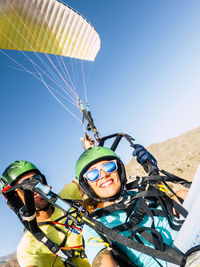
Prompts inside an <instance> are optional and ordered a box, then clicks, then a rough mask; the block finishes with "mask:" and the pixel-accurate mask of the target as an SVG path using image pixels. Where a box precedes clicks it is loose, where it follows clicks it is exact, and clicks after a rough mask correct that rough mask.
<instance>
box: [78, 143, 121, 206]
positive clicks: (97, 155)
mask: <svg viewBox="0 0 200 267" xmlns="http://www.w3.org/2000/svg"><path fill="white" fill-rule="evenodd" d="M112 159H116V160H117V164H118V173H119V176H120V179H121V183H122V186H121V190H120V192H119V193H118V194H117V196H113V197H111V198H102V199H100V198H99V197H98V196H97V195H96V194H95V193H94V191H93V190H92V189H91V188H90V187H89V185H88V183H87V182H86V181H85V179H83V174H84V173H85V172H86V171H87V169H88V168H89V167H90V166H91V165H93V164H94V163H96V162H99V161H101V160H112ZM76 178H77V180H78V182H79V184H80V186H81V187H82V189H83V191H84V192H85V193H86V194H87V195H88V196H90V197H92V198H93V199H94V200H96V201H99V202H104V201H107V200H113V199H116V198H117V197H119V195H121V194H122V191H123V190H124V186H125V184H126V173H125V168H124V164H123V163H122V161H121V160H120V158H119V156H118V155H117V154H116V153H115V152H114V151H113V150H111V149H109V148H106V147H101V146H98V147H91V148H89V149H87V150H86V151H84V152H83V154H81V156H80V157H79V159H78V160H77V162H76Z"/></svg>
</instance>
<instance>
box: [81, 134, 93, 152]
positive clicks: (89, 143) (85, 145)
mask: <svg viewBox="0 0 200 267" xmlns="http://www.w3.org/2000/svg"><path fill="white" fill-rule="evenodd" d="M80 140H81V141H82V144H83V148H84V149H85V150H86V149H88V148H90V147H93V146H94V140H93V139H92V137H90V136H89V135H88V134H85V137H84V138H83V137H81V138H80Z"/></svg>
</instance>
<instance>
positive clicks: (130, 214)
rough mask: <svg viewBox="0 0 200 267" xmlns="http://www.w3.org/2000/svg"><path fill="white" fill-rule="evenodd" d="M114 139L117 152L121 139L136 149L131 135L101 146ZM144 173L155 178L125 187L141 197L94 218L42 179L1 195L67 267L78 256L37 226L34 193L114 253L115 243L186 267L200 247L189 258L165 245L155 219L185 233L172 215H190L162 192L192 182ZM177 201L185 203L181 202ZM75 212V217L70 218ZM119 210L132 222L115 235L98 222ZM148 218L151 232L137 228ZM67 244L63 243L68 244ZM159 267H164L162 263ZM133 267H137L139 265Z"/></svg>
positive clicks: (130, 198) (127, 199) (119, 203)
mask: <svg viewBox="0 0 200 267" xmlns="http://www.w3.org/2000/svg"><path fill="white" fill-rule="evenodd" d="M113 137H116V138H115V140H114V142H113V144H112V147H111V149H112V150H115V149H116V147H117V146H118V143H119V142H120V140H121V138H122V137H125V138H126V139H127V140H128V142H129V143H130V144H132V141H133V140H134V139H133V138H132V137H131V136H129V135H126V134H122V133H117V134H114V135H110V136H107V137H104V138H101V139H100V145H101V146H103V145H104V142H105V141H106V140H107V139H109V138H113ZM143 167H144V168H145V169H148V171H149V173H151V176H144V177H136V180H135V181H134V182H131V183H129V184H127V185H126V189H127V190H126V192H128V191H132V190H137V191H138V192H137V194H136V195H134V196H122V197H121V198H120V199H118V200H117V201H116V202H115V204H113V205H111V206H108V207H106V208H103V209H100V210H97V211H95V212H93V213H92V214H89V212H88V211H87V210H86V209H85V208H84V207H83V206H82V205H81V203H80V202H79V201H74V200H64V199H62V198H60V197H59V196H58V195H57V194H55V193H54V192H52V191H51V187H50V186H48V185H45V184H43V183H41V181H39V180H37V179H32V180H29V181H28V182H27V181H24V182H22V183H21V184H20V185H16V186H12V187H10V186H7V187H5V188H4V189H3V190H2V193H3V195H4V196H5V197H6V198H7V202H8V205H9V206H10V208H11V209H13V211H14V212H15V213H16V214H17V215H18V217H19V219H20V220H21V221H22V223H23V225H24V226H25V228H26V229H27V230H29V231H30V232H31V233H32V234H33V235H34V236H35V238H36V239H37V240H39V241H41V242H42V243H43V244H44V245H45V246H47V247H48V249H49V250H50V251H51V252H52V253H54V254H55V255H57V256H59V257H61V259H62V261H63V263H64V264H65V265H66V266H67V264H68V265H70V266H75V265H74V264H73V263H72V262H71V261H70V258H71V257H73V256H74V255H75V254H76V253H74V250H72V249H70V250H63V249H61V246H59V245H57V244H55V243H54V242H52V241H51V240H50V239H48V238H47V236H46V235H45V234H44V233H43V232H42V230H41V229H40V228H39V226H38V224H37V222H36V214H35V206H34V197H33V192H36V193H38V194H40V195H42V196H43V197H44V198H45V199H46V200H47V201H48V202H49V203H50V204H51V205H52V206H56V207H58V208H60V209H61V210H62V211H63V212H64V216H66V217H67V218H70V219H71V220H72V221H73V222H74V223H75V224H76V225H77V226H78V227H79V225H82V224H83V223H85V224H87V225H88V226H89V227H91V228H93V229H94V230H95V231H96V232H97V233H98V234H99V235H100V236H102V237H104V238H106V240H107V242H109V244H110V245H111V247H114V244H113V242H114V241H115V242H118V243H121V244H123V245H125V246H127V247H130V248H132V249H134V250H137V251H139V252H141V253H144V254H147V255H149V256H151V257H153V258H154V259H155V260H156V259H161V260H164V261H167V262H171V263H174V264H177V265H179V266H181V267H182V266H185V263H186V260H187V257H188V256H189V255H191V254H192V253H193V252H196V251H198V250H200V246H197V247H195V248H192V249H190V250H189V251H188V252H186V253H185V254H183V253H181V252H180V251H178V250H177V249H175V248H173V247H171V246H168V245H167V244H165V243H164V241H163V239H162V236H161V235H160V233H159V232H158V231H157V230H156V229H155V224H154V217H155V216H163V217H166V218H167V220H168V222H169V225H170V227H171V228H172V229H173V230H176V231H178V230H179V229H180V228H181V226H182V224H183V222H184V220H178V219H177V217H176V216H175V215H174V213H173V209H175V210H176V211H177V212H178V213H179V214H180V215H181V216H183V218H186V217H187V214H188V213H187V211H186V210H185V209H184V208H183V207H182V206H181V205H179V204H178V203H177V202H175V201H174V200H172V199H170V198H169V197H168V196H167V195H166V194H165V192H163V189H162V184H164V185H165V187H167V188H168V189H169V190H170V191H171V192H172V193H173V194H175V193H174V191H173V190H172V189H171V187H170V186H168V184H167V182H173V183H179V184H182V185H183V186H185V187H187V188H189V187H190V184H191V182H188V181H186V180H184V179H182V178H179V177H177V176H175V175H173V174H170V173H168V172H166V171H164V170H159V172H161V173H162V174H163V175H159V174H158V172H157V171H154V168H153V167H152V166H150V164H148V162H147V163H146V165H145V166H143ZM160 183H161V185H160ZM17 188H21V189H22V190H23V191H24V197H25V206H24V205H23V203H20V202H19V198H18V197H17V196H16V192H15V191H14V190H16V189H17ZM175 195H176V194H175ZM11 196H12V197H11ZM177 198H178V196H177ZM178 199H179V200H180V201H182V200H181V199H180V198H178ZM158 206H161V207H162V210H160V209H158V208H157V207H158ZM72 207H73V212H70V210H71V208H72ZM117 210H125V211H126V214H127V220H126V222H125V223H123V224H121V225H119V226H116V227H114V228H112V229H111V228H109V227H107V226H105V225H104V224H102V223H101V222H99V221H98V220H97V218H100V217H101V216H105V215H107V214H110V213H112V212H114V211H117ZM74 212H76V214H78V217H76V216H74V214H72V213H74ZM146 215H148V216H150V217H151V218H152V225H151V227H140V226H139V225H138V224H139V223H140V222H141V221H142V220H143V219H144V216H146ZM77 218H78V219H77ZM57 223H59V222H57ZM72 226H73V225H72ZM125 230H129V231H130V236H128V237H126V236H123V235H121V234H120V232H121V231H125ZM141 237H142V238H144V239H146V240H147V241H148V242H149V243H151V244H152V245H153V247H149V246H146V245H144V244H143V242H142V238H141ZM62 243H64V241H63V242H62ZM61 245H62V244H61ZM76 256H77V254H76ZM79 256H81V255H79ZM158 264H159V265H161V264H160V263H159V262H158ZM132 265H133V266H136V265H135V264H132Z"/></svg>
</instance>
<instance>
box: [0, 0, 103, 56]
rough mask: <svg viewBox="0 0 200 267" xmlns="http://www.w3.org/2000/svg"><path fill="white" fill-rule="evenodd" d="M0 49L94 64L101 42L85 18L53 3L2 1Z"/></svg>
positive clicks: (44, 0) (61, 5)
mask: <svg viewBox="0 0 200 267" xmlns="http://www.w3.org/2000/svg"><path fill="white" fill-rule="evenodd" d="M0 48H1V49H11V50H24V51H34V52H41V53H49V54H56V55H61V56H66V57H73V58H79V59H84V60H91V61H93V60H94V59H95V57H96V55H97V53H98V51H99V49H100V38H99V35H98V34H97V32H96V31H95V29H94V28H93V26H92V25H91V24H90V23H89V22H88V21H87V20H86V19H85V18H84V17H82V16H81V15H80V14H78V13H77V12H76V11H74V10H73V9H72V8H70V7H68V6H66V5H64V4H62V3H60V2H58V1H56V0H1V1H0Z"/></svg>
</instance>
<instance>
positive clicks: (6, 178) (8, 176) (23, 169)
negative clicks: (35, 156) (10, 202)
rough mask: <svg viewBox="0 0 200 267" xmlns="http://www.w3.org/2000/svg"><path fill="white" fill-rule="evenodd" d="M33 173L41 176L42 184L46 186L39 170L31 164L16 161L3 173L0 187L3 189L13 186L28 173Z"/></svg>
mask: <svg viewBox="0 0 200 267" xmlns="http://www.w3.org/2000/svg"><path fill="white" fill-rule="evenodd" d="M31 171H34V172H35V173H36V174H39V175H41V177H42V179H43V183H44V184H47V181H46V178H45V176H44V175H43V174H41V172H40V171H39V169H38V168H37V167H36V166H35V165H34V164H33V163H31V162H28V161H23V160H17V161H14V162H13V163H11V164H10V165H9V166H8V167H7V168H6V169H5V171H4V172H3V174H2V177H1V179H0V186H1V187H2V188H4V187H5V186H7V185H11V186H12V185H14V184H15V183H16V182H17V180H18V179H19V178H20V177H21V176H23V175H25V174H26V173H28V172H31Z"/></svg>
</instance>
